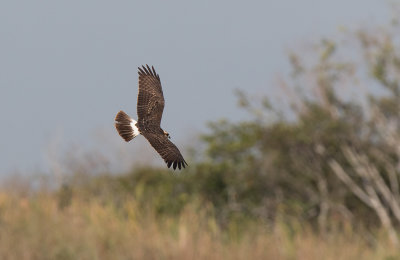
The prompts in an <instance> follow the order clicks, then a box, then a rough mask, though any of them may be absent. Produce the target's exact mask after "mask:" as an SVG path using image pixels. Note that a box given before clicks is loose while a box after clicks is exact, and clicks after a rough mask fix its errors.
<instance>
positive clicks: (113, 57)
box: [0, 0, 390, 176]
mask: <svg viewBox="0 0 400 260" xmlns="http://www.w3.org/2000/svg"><path fill="white" fill-rule="evenodd" d="M389 17H390V8H389V6H388V4H387V2H386V1H381V0H336V1H332V0H302V1H295V0H290V1H289V0H283V1H282V0H281V1H278V0H275V1H268V0H265V1H232V0H230V1H102V0H83V1H82V0H80V1H74V0H69V1H61V0H60V1H54V0H51V1H50V0H43V1H31V0H29V1H28V0H25V1H22V0H20V1H11V0H9V1H7V0H0V118H1V135H0V174H1V175H3V176H4V175H5V174H9V173H12V172H13V171H21V172H26V173H33V172H35V171H41V170H43V171H46V169H48V168H49V167H51V166H49V161H51V160H52V156H53V157H57V156H56V155H57V154H59V153H62V150H63V149H64V148H65V147H69V148H68V149H69V151H70V152H71V150H72V153H75V151H74V149H77V151H76V154H75V156H78V157H79V156H80V154H79V153H78V150H88V151H93V150H96V149H100V150H108V151H111V152H112V153H114V151H116V150H118V151H119V153H120V154H121V153H122V154H123V156H122V155H121V157H118V156H116V157H117V158H116V160H115V161H114V163H118V158H125V160H126V159H127V158H128V161H129V158H130V156H132V157H135V158H138V155H141V153H143V154H147V155H146V160H148V161H151V162H153V161H154V160H155V161H161V162H162V160H161V158H159V157H158V156H157V155H156V154H155V153H154V152H152V150H151V148H150V146H149V145H148V146H147V145H144V144H145V143H144V142H143V140H139V141H137V142H136V139H135V142H136V143H131V144H125V143H124V142H123V141H122V139H121V138H120V137H119V136H118V135H117V134H116V132H115V130H114V125H113V121H114V116H115V114H116V112H118V111H119V110H120V109H123V110H125V111H126V112H127V113H128V114H130V115H131V116H132V117H134V118H136V96H137V67H138V66H140V65H141V64H146V63H147V64H150V65H154V67H155V68H156V70H157V72H158V73H159V74H160V77H161V81H162V85H163V89H164V96H165V99H166V107H165V110H164V117H163V122H162V126H163V128H164V129H165V130H167V131H168V132H170V133H171V135H172V138H173V141H174V142H175V143H177V144H178V145H179V146H181V147H182V146H184V144H188V143H189V144H190V142H191V140H192V138H193V137H194V136H195V135H196V134H197V133H200V132H202V131H204V130H205V129H206V127H205V123H206V122H207V121H212V120H216V119H220V118H222V117H225V118H229V119H235V118H238V117H239V118H243V117H244V114H243V113H241V111H240V110H239V109H238V108H237V107H236V99H235V96H234V95H233V90H234V89H237V88H239V89H243V90H246V91H248V92H249V93H253V94H267V93H274V92H276V91H277V89H276V88H277V84H276V82H275V81H274V79H275V77H276V75H277V73H283V74H284V73H285V72H287V69H288V66H287V59H286V53H287V50H290V49H295V48H296V46H297V45H298V44H304V43H305V42H313V41H318V40H319V39H320V38H321V37H323V36H330V35H334V34H335V33H337V32H338V28H339V26H345V27H350V28H354V27H357V26H360V25H363V24H368V23H372V24H375V23H378V24H379V23H385V22H386V21H387V20H388V18H389ZM141 138H142V137H141ZM142 139H143V138H142ZM72 144H73V145H72ZM128 145H130V146H132V147H133V146H135V145H136V147H140V152H141V153H138V152H137V150H135V151H136V152H132V150H129V149H131V148H127V147H130V146H128ZM63 147H64V148H63ZM71 147H76V148H71ZM68 149H67V150H68ZM121 149H122V150H121ZM128 152H131V153H132V154H128ZM124 156H125V157H124ZM143 157H145V155H143ZM149 157H150V158H149ZM139 158H140V156H139ZM53 159H54V158H53ZM121 160H122V159H121Z"/></svg>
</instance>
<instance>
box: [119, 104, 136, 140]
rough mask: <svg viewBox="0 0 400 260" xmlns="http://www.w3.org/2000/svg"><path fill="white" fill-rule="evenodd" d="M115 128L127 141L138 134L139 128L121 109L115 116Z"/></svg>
mask: <svg viewBox="0 0 400 260" xmlns="http://www.w3.org/2000/svg"><path fill="white" fill-rule="evenodd" d="M115 128H116V129H117V131H118V134H119V135H120V136H121V137H122V138H123V139H124V140H125V141H126V142H129V141H130V140H132V139H133V138H135V137H136V136H137V135H139V129H138V128H137V126H136V121H135V120H133V119H132V118H131V117H130V116H128V115H127V114H126V113H125V112H124V111H122V110H121V111H119V112H118V113H117V115H116V116H115Z"/></svg>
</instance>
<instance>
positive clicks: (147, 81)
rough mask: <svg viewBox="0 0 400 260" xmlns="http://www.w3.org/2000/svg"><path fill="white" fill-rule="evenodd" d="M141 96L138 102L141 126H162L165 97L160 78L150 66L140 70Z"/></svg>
mask: <svg viewBox="0 0 400 260" xmlns="http://www.w3.org/2000/svg"><path fill="white" fill-rule="evenodd" d="M138 69H139V71H138V73H139V94H138V100H137V114H138V122H139V125H142V126H146V127H150V126H158V127H159V126H160V124H161V118H162V114H163V111H164V95H163V91H162V88H161V81H160V77H159V76H158V74H157V73H156V71H155V70H154V67H153V66H152V67H151V68H150V67H149V65H146V67H145V66H142V68H140V67H139V68H138Z"/></svg>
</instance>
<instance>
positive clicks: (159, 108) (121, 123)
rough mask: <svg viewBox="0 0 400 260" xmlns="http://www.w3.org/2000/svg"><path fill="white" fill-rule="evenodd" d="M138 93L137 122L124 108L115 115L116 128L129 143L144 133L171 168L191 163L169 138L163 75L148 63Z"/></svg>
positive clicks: (141, 72)
mask: <svg viewBox="0 0 400 260" xmlns="http://www.w3.org/2000/svg"><path fill="white" fill-rule="evenodd" d="M138 69H139V71H138V73H139V93H138V99H137V115H138V121H135V120H133V119H132V118H131V117H130V116H128V115H127V114H126V113H125V112H124V111H122V110H121V111H119V112H118V113H117V115H116V117H115V128H116V129H117V131H118V134H119V135H120V136H121V137H122V138H123V139H124V140H125V141H126V142H129V141H130V140H132V139H133V138H135V137H136V136H138V135H139V134H141V135H143V136H144V137H145V138H146V139H147V141H149V143H150V144H151V146H153V148H154V149H155V150H156V151H157V152H158V153H159V154H160V155H161V157H162V158H163V159H164V161H165V163H166V164H167V166H168V168H170V167H171V165H172V167H173V168H174V170H175V169H176V167H178V169H181V168H182V167H183V168H185V165H188V164H187V163H186V161H185V159H183V156H182V154H181V152H180V151H179V149H178V148H177V147H176V146H175V145H174V144H173V143H172V142H171V141H170V140H169V139H170V136H169V134H168V133H167V132H166V131H164V130H163V129H162V128H161V126H160V124H161V118H162V114H163V111H164V103H165V102H164V95H163V91H162V87H161V81H160V76H159V75H158V74H157V73H156V71H155V70H154V67H153V66H152V67H151V68H150V67H149V65H147V64H146V66H142V68H140V67H139V68H138Z"/></svg>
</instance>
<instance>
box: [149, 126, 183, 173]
mask: <svg viewBox="0 0 400 260" xmlns="http://www.w3.org/2000/svg"><path fill="white" fill-rule="evenodd" d="M142 135H143V136H144V137H146V139H147V140H148V141H149V143H150V144H151V146H153V148H154V149H155V150H156V151H157V152H158V153H159V154H160V155H161V157H162V158H163V159H164V161H165V162H166V163H167V166H168V168H169V167H171V165H172V167H173V168H174V170H175V169H176V167H178V169H181V168H182V167H183V168H185V165H188V164H187V163H186V161H185V159H183V156H182V154H181V152H180V151H179V149H178V148H177V147H176V146H175V145H174V144H173V143H172V142H171V141H170V140H169V139H168V137H166V136H165V135H162V134H154V133H149V132H146V133H142Z"/></svg>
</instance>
